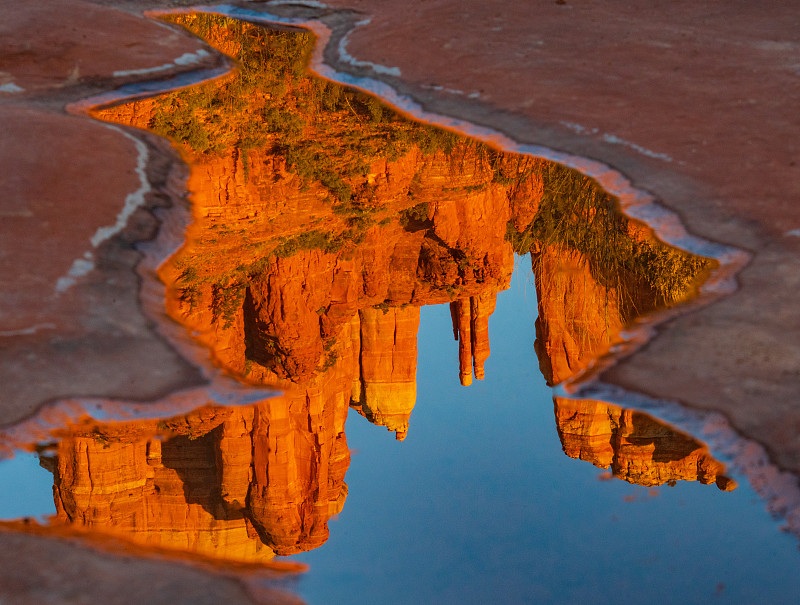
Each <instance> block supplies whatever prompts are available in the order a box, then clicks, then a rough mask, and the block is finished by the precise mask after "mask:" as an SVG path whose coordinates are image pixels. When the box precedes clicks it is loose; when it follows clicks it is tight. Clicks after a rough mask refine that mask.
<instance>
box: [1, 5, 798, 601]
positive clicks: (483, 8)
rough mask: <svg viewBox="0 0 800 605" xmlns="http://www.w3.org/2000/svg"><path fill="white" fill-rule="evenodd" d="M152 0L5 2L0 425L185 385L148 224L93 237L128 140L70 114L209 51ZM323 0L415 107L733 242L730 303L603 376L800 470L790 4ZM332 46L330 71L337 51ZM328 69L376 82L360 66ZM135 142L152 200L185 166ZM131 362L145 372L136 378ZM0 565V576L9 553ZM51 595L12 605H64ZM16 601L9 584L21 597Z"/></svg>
mask: <svg viewBox="0 0 800 605" xmlns="http://www.w3.org/2000/svg"><path fill="white" fill-rule="evenodd" d="M168 4H171V5H175V4H177V3H174V2H173V3H168V2H162V3H159V2H156V1H150V2H145V1H141V2H136V1H132V2H123V1H122V0H107V1H98V2H95V3H91V4H90V3H87V2H80V1H79V0H59V1H56V0H48V1H43V0H40V1H38V2H20V1H18V0H0V15H2V19H0V123H2V124H3V129H2V137H0V166H2V167H3V170H2V172H3V175H4V177H3V179H2V182H0V216H2V222H0V233H2V235H1V236H0V280H1V281H2V285H3V287H2V289H0V339H2V340H1V341H0V342H2V345H3V346H2V350H1V351H0V356H1V357H0V359H2V366H1V367H2V369H1V370H0V382H1V383H2V384H3V389H4V398H3V401H2V404H1V405H2V409H3V412H4V422H5V423H13V422H14V421H16V420H19V419H21V418H23V417H25V416H27V415H29V414H31V413H33V412H34V411H35V410H36V409H37V408H38V407H39V406H40V405H41V404H42V403H43V402H46V401H49V400H52V399H56V398H59V397H64V396H69V395H94V396H108V397H129V398H140V399H145V400H146V399H150V398H153V397H157V396H158V395H159V394H162V393H165V392H168V391H170V390H172V389H175V388H177V387H179V386H182V385H188V384H196V383H197V382H199V380H200V378H199V377H198V374H197V372H195V371H194V369H193V368H192V366H191V365H190V364H188V363H186V362H183V361H182V360H181V359H180V357H179V356H178V355H177V354H176V353H175V352H174V351H172V349H171V348H170V347H169V346H168V345H167V344H166V343H164V342H163V341H162V339H161V338H159V337H158V336H156V335H155V334H154V333H153V331H152V328H151V326H150V324H149V322H148V321H147V320H146V319H145V318H144V316H143V315H142V313H141V312H140V311H139V309H138V303H137V296H136V292H137V287H138V281H137V278H136V277H135V276H134V275H133V273H132V267H133V266H134V264H135V263H136V260H137V256H136V254H135V253H133V252H132V251H131V250H130V248H129V247H128V246H127V245H126V244H125V242H126V241H130V240H133V239H136V238H137V237H141V236H142V235H144V234H146V233H148V232H150V231H152V229H153V224H152V222H150V221H149V219H148V218H147V216H146V215H145V214H143V213H136V214H134V218H133V220H132V225H133V228H131V229H129V230H128V231H129V233H128V234H127V235H126V236H125V238H127V239H125V238H123V241H117V242H106V243H105V244H103V245H102V246H101V247H100V248H98V249H96V250H95V249H94V248H93V247H92V245H91V244H90V243H88V240H87V236H88V237H91V234H93V233H95V231H96V230H97V228H98V227H100V226H103V225H108V224H109V223H113V221H114V217H115V216H116V214H117V213H118V212H119V209H120V208H121V207H122V204H123V203H124V200H125V198H126V196H127V195H129V194H130V193H132V192H135V191H136V190H137V188H139V187H140V186H141V180H140V179H139V176H138V175H137V173H136V172H135V168H136V162H137V159H138V158H139V151H137V149H136V147H135V146H134V144H133V143H132V141H130V140H129V139H127V138H125V137H123V136H122V135H120V134H118V133H115V132H114V131H110V130H108V129H106V128H104V127H100V126H97V125H96V124H93V123H91V122H89V121H88V120H84V119H82V118H77V117H72V116H67V115H66V114H65V112H64V106H65V105H66V104H67V103H69V102H74V101H77V100H79V99H81V98H85V97H87V96H89V95H91V94H96V93H98V92H100V91H102V90H108V89H111V88H114V87H116V86H118V85H120V84H122V83H125V82H130V81H136V80H145V79H147V78H148V77H151V76H152V74H147V73H139V74H136V73H133V74H131V73H127V74H125V73H123V74H116V75H115V72H119V71H129V70H139V69H148V68H155V67H160V66H164V65H169V67H168V68H166V69H163V70H160V71H158V72H157V73H158V75H160V76H162V75H163V76H167V75H170V74H173V73H176V72H178V71H186V70H192V69H196V68H197V67H201V66H212V65H216V64H217V60H216V59H215V58H214V57H211V56H204V57H200V62H199V63H195V64H188V65H178V64H175V63H174V59H175V58H177V57H181V56H183V55H184V54H185V53H196V52H197V51H198V50H199V49H201V48H202V45H200V44H199V43H197V42H196V41H193V40H191V39H189V38H187V37H184V36H181V35H179V34H176V33H173V32H170V31H169V30H166V29H164V28H163V27H162V26H160V25H158V24H155V23H152V22H149V21H146V20H144V19H142V18H141V17H140V16H138V15H139V14H140V13H141V10H142V9H143V8H147V7H154V6H166V5H168ZM183 4H187V3H186V2H184V3H183ZM241 4H242V5H246V6H249V7H259V8H264V9H267V8H268V9H270V10H273V9H272V8H270V7H269V3H258V2H253V3H248V2H242V3H241ZM326 4H327V5H328V6H330V7H334V8H336V9H353V10H355V11H358V12H357V14H356V16H355V20H356V21H361V20H364V19H367V18H369V19H370V22H369V23H368V24H362V25H360V26H358V27H357V28H356V29H355V31H353V32H352V33H351V34H350V35H349V37H348V40H347V47H346V48H347V52H348V53H349V54H350V55H352V56H353V57H355V58H357V59H358V60H360V61H370V62H373V63H375V64H379V65H383V66H386V67H389V68H394V70H392V71H390V72H389V75H383V76H380V75H378V76H377V77H381V78H384V79H386V80H387V81H389V82H390V83H391V84H392V85H393V86H395V87H396V88H397V89H398V90H400V91H401V92H403V93H405V94H407V95H409V96H411V97H412V98H414V99H415V100H417V101H418V102H419V103H421V104H422V105H423V106H424V107H425V108H426V109H427V110H429V111H433V112H436V113H439V114H445V115H451V116H455V117H459V118H464V119H467V120H470V121H472V122H474V123H476V124H481V125H486V126H489V127H492V128H494V129H496V130H499V131H502V132H504V133H506V134H508V135H510V136H511V137H513V138H514V139H515V140H517V141H519V142H522V143H535V144H539V145H544V146H547V147H549V148H552V149H554V150H559V151H564V152H568V153H571V154H575V155H578V156H582V157H586V158H591V159H595V160H599V161H601V162H603V163H605V164H607V165H609V166H611V167H613V168H614V169H616V170H618V171H619V172H621V173H622V174H623V175H624V176H625V177H627V178H628V179H630V180H631V182H632V183H633V185H634V186H635V187H637V188H639V189H642V190H644V191H647V192H649V193H651V194H652V195H653V196H655V198H656V199H658V200H659V201H661V202H662V203H663V204H664V205H665V206H667V207H668V208H671V209H672V210H674V211H675V212H677V213H678V214H679V215H680V217H681V218H682V220H683V222H684V224H685V225H686V226H687V228H688V229H689V230H690V231H691V232H693V233H694V234H697V235H700V236H703V237H706V238H708V239H711V240H715V241H718V242H722V243H725V244H729V245H732V246H736V247H738V248H741V249H744V250H747V251H748V252H749V253H750V254H751V255H752V260H751V262H750V263H749V265H748V266H747V267H746V268H745V269H744V270H743V271H742V272H741V273H740V275H739V278H738V279H739V285H740V287H739V290H738V291H737V292H736V293H735V294H733V295H732V296H729V297H727V298H725V299H724V300H722V301H720V302H717V303H715V304H713V305H711V306H707V307H704V308H702V309H700V310H696V311H694V312H692V313H689V314H687V315H684V316H682V317H679V318H677V319H675V320H673V321H671V322H669V323H668V324H667V325H665V326H664V327H663V328H662V329H661V333H660V334H659V335H658V337H657V338H656V339H655V340H653V341H652V342H651V343H650V344H649V345H647V347H646V348H645V349H644V350H642V351H640V352H639V353H637V354H636V355H634V356H633V357H631V358H629V359H627V360H625V361H624V362H623V363H621V364H619V365H617V366H616V367H614V368H613V369H612V370H611V371H609V372H608V373H607V374H606V375H605V379H606V380H607V381H610V382H613V383H616V384H619V385H622V386H625V387H628V388H630V389H632V390H635V391H638V392H643V393H647V394H651V395H655V396H658V397H664V398H668V399H671V400H676V401H679V402H681V403H684V404H686V405H689V406H692V407H697V408H703V409H715V410H719V411H721V412H723V413H724V414H725V415H726V416H728V418H730V420H731V422H732V424H733V425H734V426H735V427H736V429H737V430H739V431H740V432H741V433H742V434H743V435H745V436H747V437H750V438H753V439H755V440H757V441H759V442H760V443H762V444H764V445H765V447H767V449H768V451H769V452H770V454H771V456H772V457H773V460H774V461H775V462H776V463H777V464H778V465H780V466H782V467H784V468H786V469H789V470H791V471H793V472H795V473H796V472H798V471H800V313H798V304H797V300H796V296H797V295H796V293H797V291H798V286H800V118H798V109H797V108H798V107H800V2H798V1H797V0H790V1H785V0H784V1H782V2H777V1H767V2H759V3H754V2H749V1H744V0H734V1H725V2H722V1H720V0H709V1H706V2H689V1H686V0H675V1H672V2H668V3H666V2H664V3H660V2H652V1H645V0H631V1H625V2H623V1H621V0H609V1H607V2H602V3H597V2H578V1H577V0H574V1H573V0H567V2H566V3H565V4H560V3H557V2H555V1H554V0H553V1H550V0H548V1H542V2H503V3H497V2H486V1H485V0H484V1H478V0H428V1H425V0H406V1H404V2H385V1H383V2H382V1H378V0H328V1H327V2H326ZM100 5H106V7H102V6H100ZM114 6H116V7H117V8H121V9H125V10H127V11H129V12H127V13H124V12H120V11H119V10H114V9H113V8H109V7H114ZM274 10H285V8H284V9H281V8H277V7H275V8H274ZM339 21H341V20H339V19H338V17H336V16H335V15H334V18H333V19H332V22H339ZM328 59H329V60H330V61H332V62H334V63H336V62H337V57H336V53H335V52H332V53H329V57H328ZM337 68H339V69H340V70H342V71H351V72H354V73H362V74H365V75H370V76H373V77H376V73H375V72H374V71H372V70H371V69H370V68H369V67H363V66H362V67H358V66H353V65H347V64H340V65H337ZM392 73H394V74H397V73H399V74H400V75H399V76H396V75H391V74H392ZM87 152H88V153H87ZM150 155H151V158H152V159H151V163H150V166H149V167H148V169H147V173H148V175H149V176H150V178H151V180H152V181H153V183H154V185H153V187H154V189H155V192H156V193H158V192H160V191H161V192H169V190H170V188H171V187H172V184H173V183H174V182H175V180H174V178H175V175H176V174H179V172H180V167H179V166H177V165H175V164H174V163H172V161H171V160H169V159H168V158H167V157H166V156H165V154H163V153H162V152H160V151H159V147H158V144H157V143H154V144H153V146H151V149H150ZM87 160H89V161H87ZM176 171H178V172H177V173H176ZM170 179H172V180H170ZM150 201H151V203H157V202H158V195H154V196H151V198H150ZM85 252H91V253H92V254H93V257H94V258H95V260H97V266H98V267H99V268H98V269H95V270H94V271H91V272H90V273H88V274H87V275H85V276H83V277H79V278H78V279H77V280H76V283H75V285H74V286H72V287H71V288H70V289H69V290H67V293H66V294H62V295H60V296H59V295H57V294H56V292H55V286H56V283H57V280H58V279H59V278H60V277H64V276H65V275H66V274H67V272H68V271H69V268H70V267H71V266H72V264H73V262H74V260H75V259H77V258H80V257H81V256H82V255H83V254H84V253H85ZM101 261H102V262H101ZM131 368H138V371H137V374H136V376H134V377H133V378H131V375H130V373H129V370H130V369H131ZM123 369H124V371H123ZM119 377H122V378H119ZM34 540H40V538H33V537H24V536H17V535H13V534H5V533H3V534H0V551H3V552H17V550H18V549H21V550H20V552H22V553H23V555H24V553H25V552H31V553H32V552H34V551H35V552H37V553H40V552H42V550H40V549H38V548H37V546H36V545H35V544H33V541H34ZM26 541H28V542H26ZM53 548H55V547H53V546H48V549H47V550H46V552H50V553H54V552H56V551H55V550H52V549H53ZM58 548H62V546H59V547H58ZM63 548H66V546H64V547H63ZM69 548H72V547H69ZM38 556H39V555H38V554H37V555H36V557H38ZM48 556H50V555H48ZM71 556H73V555H70V557H71ZM80 556H81V557H84V558H87V559H91V560H92V561H94V563H93V564H92V565H93V566H92V567H88V568H83V569H89V570H90V571H87V572H86V573H88V574H89V575H91V574H96V577H100V576H101V575H102V574H104V573H106V572H105V571H103V569H104V567H103V557H102V555H97V554H95V553H91V552H88V551H87V552H82V554H81V555H80ZM33 557H34V555H33V554H31V558H30V559H29V560H32V559H33ZM65 557H66V554H65ZM51 559H52V560H51ZM17 560H18V561H20V562H21V563H20V565H24V566H25V570H26V571H25V573H26V574H31V573H34V576H35V577H38V576H36V573H41V574H44V575H42V577H45V575H47V574H52V573H54V570H56V571H58V570H60V571H58V572H59V573H61V572H63V573H64V574H67V571H66V570H67V568H68V566H69V565H70V564H69V563H67V561H68V558H64V559H59V558H58V556H57V555H56V554H53V555H52V556H50V559H48V561H47V565H48V566H49V567H48V570H47V572H46V573H45V571H42V572H31V567H30V565H28V564H25V563H24V561H25V556H22V558H20V559H17ZM130 565H131V566H142V565H143V566H147V565H149V563H146V562H142V563H130ZM3 567H4V569H6V570H11V571H10V572H9V573H12V572H13V570H14V568H15V565H14V561H9V562H8V565H6V564H5V563H4V565H3ZM127 569H133V567H129V568H127ZM161 569H163V570H164V571H163V572H155V571H153V572H152V573H154V574H156V575H157V574H158V573H164V574H167V576H168V580H169V581H170V582H173V584H170V586H172V587H173V588H175V586H179V585H183V584H180V583H181V582H185V583H186V584H185V585H186V586H194V582H196V580H195V579H192V578H190V577H189V576H190V575H191V574H195V573H196V572H189V571H187V570H185V569H183V568H181V569H182V572H181V573H184V572H185V574H188V575H186V577H184V576H183V575H181V574H176V573H172V572H171V571H169V569H170V567H169V566H167V565H162V566H161ZM120 573H121V572H120ZM131 573H133V572H131ZM137 573H138V572H137ZM142 573H145V572H144V571H143V572H142ZM147 573H151V571H150V570H148V571H147ZM170 574H172V575H170ZM167 576H165V577H167ZM150 577H155V576H148V578H150ZM71 581H72V582H77V580H71ZM125 581H126V582H127V580H125ZM164 581H167V580H164ZM66 582H67V584H69V582H70V581H69V580H66ZM215 582H217V583H218V585H219V586H222V587H223V588H219V590H223V589H224V590H233V591H238V590H240V587H238V586H237V585H235V584H233V583H232V582H230V581H229V580H226V579H224V578H218V579H216V580H215ZM3 585H4V586H6V589H8V590H12V592H10V593H9V594H15V593H14V592H13V589H11V588H9V587H10V586H11V585H9V584H7V582H6V581H5V580H4V582H3ZM26 586H27V585H26ZM31 586H33V584H31ZM98 586H100V584H98ZM62 588H63V586H62ZM62 588H59V587H54V588H53V590H54V591H55V592H51V593H48V595H49V596H47V598H45V597H42V598H39V596H41V595H37V596H36V598H34V596H30V597H20V598H21V599H22V600H21V601H17V602H40V603H41V602H60V601H59V599H60V598H61V597H60V596H59V592H58V591H59V590H61V589H62ZM6 589H4V591H5V590H6ZM30 590H32V589H31V588H30V587H27V588H26V587H23V586H22V584H19V591H17V592H16V594H17V595H32V594H33V593H31V592H30ZM26 591H27V592H26ZM64 594H66V593H64ZM170 594H172V596H174V595H175V594H179V593H178V592H172V593H170V591H161V593H159V595H160V600H158V599H156V600H152V601H151V602H165V603H166V602H174V601H173V599H172V598H171V597H170ZM180 594H182V593H180ZM97 595H100V593H97ZM140 596H141V595H140ZM133 598H134V597H133V596H126V595H124V594H118V595H117V596H116V600H115V599H112V598H107V596H105V593H104V596H103V599H104V600H107V601H108V602H120V603H122V602H134V600H131V599H133ZM26 599H27V600H26ZM148 600H150V599H149V598H148Z"/></svg>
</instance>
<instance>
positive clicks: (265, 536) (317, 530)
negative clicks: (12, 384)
mask: <svg viewBox="0 0 800 605" xmlns="http://www.w3.org/2000/svg"><path fill="white" fill-rule="evenodd" d="M346 409H347V408H346V405H345V406H342V405H340V406H339V408H338V411H339V413H338V414H337V408H335V407H333V406H329V405H325V403H324V402H320V401H317V402H313V401H312V402H306V401H304V400H302V399H301V398H294V399H292V398H288V397H276V398H274V399H271V400H268V401H266V402H263V403H261V404H258V405H256V406H252V407H247V408H235V409H212V408H207V409H203V410H199V411H198V412H195V413H193V414H191V415H188V416H185V417H181V418H177V419H171V420H168V421H162V422H159V423H155V422H137V423H129V424H119V425H107V426H93V427H92V428H91V429H75V430H73V431H71V432H69V434H68V435H67V436H65V437H63V438H62V439H61V440H60V441H59V442H58V444H57V445H56V446H55V451H54V452H53V455H51V456H49V457H46V458H44V460H45V465H46V466H48V468H50V470H51V471H52V472H53V477H54V489H53V491H54V497H55V502H56V510H57V515H56V519H55V521H56V523H57V524H60V523H66V524H69V525H77V526H81V527H88V528H91V529H92V530H93V531H95V532H99V533H101V534H106V535H114V536H116V537H118V538H121V539H125V540H130V541H131V542H132V543H134V544H138V545H142V546H148V547H157V548H162V549H166V550H169V551H180V552H182V553H190V554H194V555H200V556H203V557H206V558H210V559H214V560H224V561H235V562H242V563H258V562H264V561H268V560H269V559H271V558H272V557H273V556H274V555H275V554H291V553H295V552H299V551H302V550H309V549H311V548H315V547H317V546H319V545H320V544H322V543H323V542H324V541H325V540H326V539H327V536H328V529H327V521H328V519H329V518H330V517H331V516H332V515H334V514H336V513H338V512H340V511H341V507H342V505H343V503H344V499H345V497H346V495H347V487H346V485H345V483H344V476H345V473H346V471H347V467H348V465H349V461H350V456H349V451H348V449H347V442H346V439H345V435H344V420H345V414H346ZM342 410H344V411H345V414H343V413H341V412H342Z"/></svg>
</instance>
